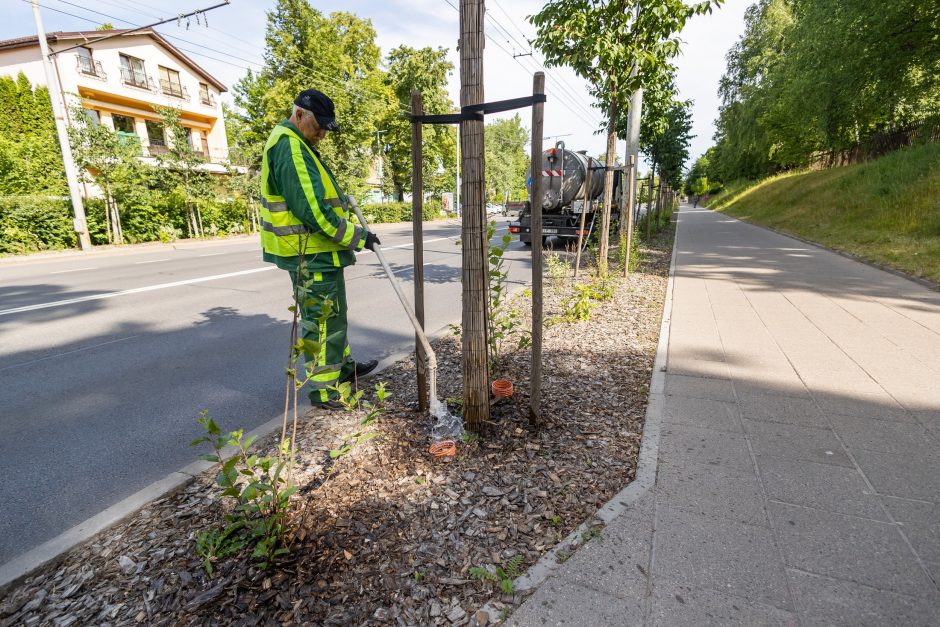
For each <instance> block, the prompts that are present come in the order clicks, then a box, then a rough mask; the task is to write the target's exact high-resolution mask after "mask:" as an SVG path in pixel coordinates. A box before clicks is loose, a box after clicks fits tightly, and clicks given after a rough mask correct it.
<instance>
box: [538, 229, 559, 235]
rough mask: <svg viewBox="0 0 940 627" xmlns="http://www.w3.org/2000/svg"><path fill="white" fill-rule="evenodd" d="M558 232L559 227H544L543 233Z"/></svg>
mask: <svg viewBox="0 0 940 627" xmlns="http://www.w3.org/2000/svg"><path fill="white" fill-rule="evenodd" d="M557 232H558V229H542V233H543V234H545V233H552V234H553V233H557Z"/></svg>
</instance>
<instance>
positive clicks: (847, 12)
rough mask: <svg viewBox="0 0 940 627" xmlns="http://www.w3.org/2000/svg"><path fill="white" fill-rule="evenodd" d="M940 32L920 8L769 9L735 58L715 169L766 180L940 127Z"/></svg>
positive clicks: (816, 3) (860, 4)
mask: <svg viewBox="0 0 940 627" xmlns="http://www.w3.org/2000/svg"><path fill="white" fill-rule="evenodd" d="M938 32H940V11H937V8H936V3H930V2H921V1H920V0H895V1H893V2H879V1H876V0H856V1H854V2H841V1H839V0H760V2H758V3H756V4H755V5H753V6H752V7H750V8H749V9H748V11H747V12H746V14H745V32H744V34H743V35H742V37H741V39H740V40H739V41H738V42H737V43H736V44H735V46H734V47H733V48H732V49H731V50H730V52H729V53H728V55H727V63H728V65H727V70H726V72H725V75H724V76H723V77H722V81H721V86H720V95H721V97H722V107H721V109H720V114H719V119H718V121H717V124H716V129H717V130H716V134H715V140H716V142H717V150H716V153H715V159H714V164H713V165H714V166H715V168H716V169H717V171H718V172H719V173H720V174H721V176H722V178H724V179H725V180H731V179H734V178H742V177H743V178H756V177H758V176H761V175H765V174H770V173H773V172H774V171H776V170H779V169H784V168H791V167H796V166H802V165H805V164H806V163H807V162H808V161H809V160H810V159H811V157H813V155H814V153H819V152H823V153H830V154H836V153H839V152H841V151H844V150H847V149H850V148H854V147H856V146H864V145H865V144H866V142H869V141H873V140H875V139H877V138H879V137H882V138H884V137H886V136H887V134H890V133H891V132H893V131H896V130H899V129H905V128H911V127H914V126H917V125H919V124H924V123H928V124H929V123H936V122H940V38H938V37H937V33H938Z"/></svg>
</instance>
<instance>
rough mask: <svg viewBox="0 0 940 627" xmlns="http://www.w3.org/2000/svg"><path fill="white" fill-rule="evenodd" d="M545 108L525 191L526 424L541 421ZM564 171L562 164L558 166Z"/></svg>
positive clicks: (537, 109)
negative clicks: (528, 248)
mask: <svg viewBox="0 0 940 627" xmlns="http://www.w3.org/2000/svg"><path fill="white" fill-rule="evenodd" d="M544 93H545V74H544V73H542V72H536V73H535V76H534V77H533V80H532V94H533V95H539V94H544ZM544 111H545V105H544V104H542V103H541V102H537V103H535V104H534V105H532V167H531V168H530V170H529V171H530V172H531V174H530V176H531V177H532V185H531V186H530V192H529V194H530V195H529V205H530V207H531V211H530V216H531V229H532V368H531V372H530V376H529V380H530V382H529V385H530V392H529V423H531V424H533V425H537V424H539V423H540V422H541V420H542V189H543V185H542V127H543V121H544ZM561 167H562V168H564V167H565V164H564V163H562V164H561Z"/></svg>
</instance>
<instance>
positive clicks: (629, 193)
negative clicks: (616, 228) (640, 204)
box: [620, 155, 636, 277]
mask: <svg viewBox="0 0 940 627" xmlns="http://www.w3.org/2000/svg"><path fill="white" fill-rule="evenodd" d="M626 176H627V178H626V183H627V188H626V189H624V190H622V194H621V202H620V207H621V208H620V230H621V231H626V233H624V236H625V237H624V242H625V243H624V247H625V249H624V251H623V255H624V256H623V258H624V262H623V276H625V277H626V276H629V275H630V249H631V248H632V247H633V201H634V199H635V198H636V157H634V156H633V155H630V159H629V162H628V163H627V170H626Z"/></svg>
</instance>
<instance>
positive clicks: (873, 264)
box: [705, 207, 940, 292]
mask: <svg viewBox="0 0 940 627" xmlns="http://www.w3.org/2000/svg"><path fill="white" fill-rule="evenodd" d="M705 208H706V209H708V207H705ZM708 210H709V211H711V212H713V213H720V214H721V215H723V216H725V217H728V218H731V219H733V220H737V221H738V222H743V223H744V224H749V225H751V226H756V227H757V228H759V229H766V230H768V231H771V232H772V233H776V234H777V235H783V236H784V237H789V238H790V239H795V240H796V241H798V242H803V243H804V244H807V245H809V246H815V247H816V248H819V249H820V250H824V251H826V252H829V253H833V254H835V255H839V256H840V257H845V258H846V259H851V260H852V261H857V262H858V263H860V264H863V265H866V266H868V267H869V268H874V269H875V270H881V271H882V272H887V273H888V274H893V275H894V276H897V277H900V278H902V279H907V280H908V281H913V282H914V283H917V284H918V285H922V286H924V287H926V288H928V289H930V290H932V291H934V292H940V283H936V282H934V281H931V280H930V279H925V278H923V277H919V276H915V275H913V274H911V273H909V272H905V271H904V270H898V269H897V268H892V267H891V266H886V265H884V264H880V263H878V262H877V261H872V260H871V259H866V258H865V257H859V256H858V255H856V254H854V253H850V252H847V251H844V250H839V249H837V248H829V247H828V246H826V245H825V244H820V243H819V242H814V241H813V240H810V239H806V238H805V237H801V236H799V235H796V234H794V233H789V232H787V231H783V230H781V229H775V228H774V227H772V226H766V225H763V224H757V223H756V222H751V221H750V220H743V219H741V218H738V217H735V216H733V215H731V214H729V213H725V212H724V211H716V210H715V209H708Z"/></svg>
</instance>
